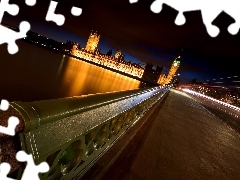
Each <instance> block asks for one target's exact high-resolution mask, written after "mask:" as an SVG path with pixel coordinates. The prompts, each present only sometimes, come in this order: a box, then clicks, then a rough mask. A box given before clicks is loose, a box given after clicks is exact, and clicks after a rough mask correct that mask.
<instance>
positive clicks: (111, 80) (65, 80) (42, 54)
mask: <svg viewBox="0 0 240 180" xmlns="http://www.w3.org/2000/svg"><path fill="white" fill-rule="evenodd" d="M17 44H18V46H19V52H18V53H17V54H15V55H10V54H9V53H8V52H7V45H0V98H1V99H7V100H8V101H38V100H47V99H56V98H64V97H72V96H80V95H86V94H95V93H105V92H113V91H121V90H129V89H137V88H142V87H145V86H148V85H146V84H145V83H142V82H140V81H138V80H135V79H132V78H129V77H126V76H123V75H120V74H118V73H115V72H112V71H109V70H105V69H103V68H100V67H98V66H94V65H91V64H89V63H86V62H83V61H79V60H76V59H74V58H71V57H68V56H65V55H63V54H61V53H58V52H54V51H51V50H48V49H45V48H43V47H39V46H36V45H34V44H31V43H28V42H24V41H18V42H17Z"/></svg>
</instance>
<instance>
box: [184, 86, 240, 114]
mask: <svg viewBox="0 0 240 180" xmlns="http://www.w3.org/2000/svg"><path fill="white" fill-rule="evenodd" d="M182 90H183V91H184V92H187V93H190V94H193V95H197V96H201V97H203V98H207V99H209V100H212V101H214V102H217V103H219V104H222V105H224V106H226V107H229V108H231V109H234V110H237V111H240V108H239V107H237V106H234V105H231V104H228V103H225V102H223V101H220V100H217V99H214V98H212V97H209V96H206V95H204V94H201V93H199V92H196V91H193V90H190V89H185V88H183V89H182Z"/></svg>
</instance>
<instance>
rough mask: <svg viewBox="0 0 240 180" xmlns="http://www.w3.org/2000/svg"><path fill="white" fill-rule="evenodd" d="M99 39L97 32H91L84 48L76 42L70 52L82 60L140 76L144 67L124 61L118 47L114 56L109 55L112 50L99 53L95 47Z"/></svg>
mask: <svg viewBox="0 0 240 180" xmlns="http://www.w3.org/2000/svg"><path fill="white" fill-rule="evenodd" d="M99 39H100V35H98V34H97V33H91V34H90V36H89V38H88V41H87V45H86V47H85V48H80V47H79V46H78V45H77V44H76V43H73V44H72V48H71V50H70V52H71V54H72V55H74V56H76V57H79V58H82V59H84V60H87V61H90V62H94V63H96V64H100V65H103V66H106V67H109V68H111V69H114V70H118V71H121V72H123V73H126V74H129V75H132V76H135V77H138V78H141V77H142V75H143V72H144V68H143V67H141V66H140V65H138V64H135V63H130V62H126V61H125V60H124V55H123V54H122V53H121V50H120V49H119V50H118V51H117V52H116V54H115V56H112V55H111V54H112V51H109V52H108V53H107V54H101V53H100V52H99V50H98V49H97V45H98V42H99Z"/></svg>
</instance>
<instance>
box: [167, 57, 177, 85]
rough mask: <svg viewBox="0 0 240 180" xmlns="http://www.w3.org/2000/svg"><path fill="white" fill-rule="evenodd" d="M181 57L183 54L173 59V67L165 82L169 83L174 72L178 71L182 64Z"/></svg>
mask: <svg viewBox="0 0 240 180" xmlns="http://www.w3.org/2000/svg"><path fill="white" fill-rule="evenodd" d="M180 58H181V56H178V57H177V58H176V59H175V60H174V61H173V63H172V66H171V69H170V71H169V73H168V76H167V78H166V81H165V84H168V83H170V82H171V80H172V78H173V76H174V74H175V73H176V71H177V69H178V68H179V66H180Z"/></svg>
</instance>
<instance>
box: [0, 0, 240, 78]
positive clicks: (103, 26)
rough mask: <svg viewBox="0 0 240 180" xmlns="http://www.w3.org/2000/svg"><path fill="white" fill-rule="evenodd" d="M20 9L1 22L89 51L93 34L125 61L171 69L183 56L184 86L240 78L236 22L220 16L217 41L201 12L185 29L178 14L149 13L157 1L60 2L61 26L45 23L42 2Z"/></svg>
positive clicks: (170, 11)
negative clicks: (75, 12) (25, 24)
mask: <svg viewBox="0 0 240 180" xmlns="http://www.w3.org/2000/svg"><path fill="white" fill-rule="evenodd" d="M10 2H11V3H15V4H18V5H19V6H20V13H19V14H18V15H17V16H16V17H12V16H10V15H8V14H5V15H4V18H3V22H5V23H8V24H10V25H17V26H18V24H19V23H20V22H21V21H22V20H27V21H29V22H30V24H31V25H32V28H31V30H32V31H34V32H37V33H40V34H42V35H43V36H46V37H49V38H52V39H56V40H58V41H61V42H66V41H67V40H71V41H74V42H78V43H79V44H80V45H81V46H82V47H85V44H86V41H87V39H88V36H89V34H90V32H91V31H92V30H94V31H97V32H98V33H99V34H100V35H101V38H100V43H99V48H100V49H101V52H102V53H107V51H108V50H109V49H113V52H114V53H115V52H116V50H117V49H118V48H120V47H121V49H122V52H123V54H125V55H126V56H125V60H126V61H132V62H143V63H146V62H152V63H154V64H155V65H159V66H163V67H165V69H167V68H169V67H170V66H171V63H172V61H173V60H174V59H175V58H176V57H177V56H178V55H179V54H180V53H181V51H182V49H183V52H182V58H181V65H180V68H179V70H178V73H180V74H181V78H182V80H189V79H192V78H197V79H198V80H199V81H200V80H203V81H204V80H206V79H210V78H219V77H226V76H236V75H240V71H239V66H238V65H237V64H238V61H239V60H240V54H239V50H240V33H238V34H237V35H234V36H233V35H231V34H229V33H228V31H227V27H228V26H229V25H230V24H231V23H233V22H234V19H232V18H231V17H230V16H228V15H227V14H225V13H224V12H222V13H221V14H220V15H219V16H218V17H217V18H216V19H215V20H214V22H213V24H214V25H217V26H218V27H219V28H220V34H219V35H218V36H217V37H216V38H212V37H210V36H209V35H208V33H207V31H206V29H205V26H204V24H203V22H202V17H201V12H200V11H194V12H186V13H184V15H185V17H186V23H185V24H184V25H182V26H177V25H175V23H174V20H175V18H176V16H177V11H176V10H174V9H172V8H171V7H169V6H167V5H164V6H163V10H162V11H161V12H160V13H159V14H154V13H153V12H152V11H151V10H150V5H151V3H152V2H153V1H149V0H140V1H139V2H138V3H135V4H130V3H129V0H81V1H80V0H75V1H74V0H58V2H59V4H58V6H57V9H56V13H60V14H63V15H65V17H66V20H65V24H64V25H63V26H57V25H56V24H55V23H54V22H47V21H45V16H46V13H47V10H48V6H49V3H50V0H38V2H37V4H36V5H35V6H34V7H28V6H27V5H26V4H25V3H24V0H12V1H10ZM72 6H77V7H80V8H82V15H81V16H79V17H74V16H72V15H71V13H70V10H71V7H72Z"/></svg>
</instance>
